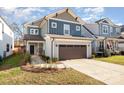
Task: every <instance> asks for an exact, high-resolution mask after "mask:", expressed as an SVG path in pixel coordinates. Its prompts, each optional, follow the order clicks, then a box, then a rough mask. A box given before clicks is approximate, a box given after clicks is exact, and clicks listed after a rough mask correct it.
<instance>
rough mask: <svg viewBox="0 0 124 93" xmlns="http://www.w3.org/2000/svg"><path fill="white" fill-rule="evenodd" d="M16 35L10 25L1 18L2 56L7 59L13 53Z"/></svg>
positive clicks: (0, 44)
mask: <svg viewBox="0 0 124 93" xmlns="http://www.w3.org/2000/svg"><path fill="white" fill-rule="evenodd" d="M13 49H14V33H13V31H12V29H11V27H10V26H9V25H8V23H7V22H6V21H5V20H4V19H3V18H2V17H1V16H0V56H1V57H2V58H4V57H7V56H9V55H11V54H12V53H13Z"/></svg>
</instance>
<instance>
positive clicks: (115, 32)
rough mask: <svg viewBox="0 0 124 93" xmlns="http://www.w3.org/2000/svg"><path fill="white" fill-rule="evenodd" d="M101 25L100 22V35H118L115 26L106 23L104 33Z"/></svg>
mask: <svg viewBox="0 0 124 93" xmlns="http://www.w3.org/2000/svg"><path fill="white" fill-rule="evenodd" d="M102 25H103V24H100V25H99V29H100V34H99V35H100V36H105V37H110V36H111V37H112V36H118V35H120V32H117V31H116V27H113V26H110V25H108V33H106V34H104V33H103V32H102V29H103V28H102ZM110 27H112V31H111V29H110Z"/></svg>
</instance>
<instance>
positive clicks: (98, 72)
mask: <svg viewBox="0 0 124 93" xmlns="http://www.w3.org/2000/svg"><path fill="white" fill-rule="evenodd" d="M62 63H64V64H65V65H66V66H69V67H71V68H73V69H75V70H77V71H79V72H82V73H84V74H87V75H89V76H91V77H93V78H95V79H97V80H100V81H102V82H104V83H106V84H109V85H113V84H115V85H122V84H124V66H121V65H116V64H111V63H106V62H100V61H96V60H92V59H76V60H66V61H62Z"/></svg>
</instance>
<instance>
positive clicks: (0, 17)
mask: <svg viewBox="0 0 124 93" xmlns="http://www.w3.org/2000/svg"><path fill="white" fill-rule="evenodd" d="M0 19H2V20H3V21H4V22H5V24H6V25H7V26H8V27H9V28H10V29H11V30H12V31H13V29H12V27H11V26H10V24H8V22H7V21H6V20H5V19H4V18H3V17H2V16H0Z"/></svg>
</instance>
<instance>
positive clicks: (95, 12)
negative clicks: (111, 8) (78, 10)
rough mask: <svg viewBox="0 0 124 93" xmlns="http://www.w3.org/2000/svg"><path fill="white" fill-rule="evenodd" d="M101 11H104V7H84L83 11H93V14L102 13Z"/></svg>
mask: <svg viewBox="0 0 124 93" xmlns="http://www.w3.org/2000/svg"><path fill="white" fill-rule="evenodd" d="M103 12H104V8H103V7H97V8H86V9H84V13H93V14H97V13H103Z"/></svg>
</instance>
